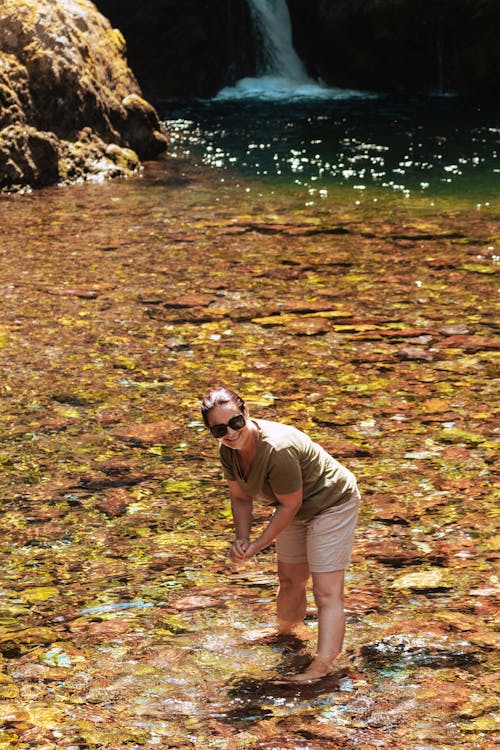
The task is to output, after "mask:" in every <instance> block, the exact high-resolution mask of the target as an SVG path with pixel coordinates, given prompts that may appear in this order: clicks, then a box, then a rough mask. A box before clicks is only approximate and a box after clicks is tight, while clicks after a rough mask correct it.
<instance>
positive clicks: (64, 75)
mask: <svg viewBox="0 0 500 750" xmlns="http://www.w3.org/2000/svg"><path fill="white" fill-rule="evenodd" d="M166 146H167V135H166V132H165V130H164V128H163V126H162V125H161V123H160V121H159V119H158V116H157V114H156V111H155V109H154V108H153V107H152V106H151V105H150V104H148V102H146V101H145V100H144V99H143V98H142V96H141V90H140V88H139V85H138V83H137V81H136V79H135V77H134V75H133V74H132V72H131V71H130V69H129V68H128V65H127V62H126V58H125V41H124V39H123V36H122V35H121V33H120V32H119V31H117V30H116V29H113V28H112V27H111V24H110V23H109V22H108V21H107V20H106V18H104V16H102V15H101V14H100V13H99V11H98V10H97V8H96V7H95V5H94V4H93V3H92V2H90V0H2V3H1V4H0V188H3V189H5V188H7V189H12V188H18V187H22V186H26V185H34V186H40V185H46V184H51V183H56V182H65V181H66V182H71V181H75V180H80V179H85V178H87V177H89V176H95V177H102V176H115V175H127V174H130V173H132V172H133V171H134V170H135V169H137V167H138V165H139V160H140V159H151V158H154V157H156V156H158V155H159V154H160V153H162V152H163V151H165V149H166Z"/></svg>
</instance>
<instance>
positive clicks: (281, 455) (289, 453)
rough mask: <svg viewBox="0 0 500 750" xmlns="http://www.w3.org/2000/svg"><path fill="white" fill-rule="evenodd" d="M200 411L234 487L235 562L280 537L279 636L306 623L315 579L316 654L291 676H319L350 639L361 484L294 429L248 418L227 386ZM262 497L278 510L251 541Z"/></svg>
mask: <svg viewBox="0 0 500 750" xmlns="http://www.w3.org/2000/svg"><path fill="white" fill-rule="evenodd" d="M201 412H202V415H203V420H204V422H205V425H206V426H207V427H208V428H209V430H210V432H211V433H212V435H213V436H214V437H215V438H217V439H218V440H219V443H220V445H219V449H220V460H221V463H222V467H223V471H224V476H225V478H226V480H227V482H228V485H229V495H230V498H231V509H232V513H233V519H234V528H235V533H236V541H235V542H234V543H233V545H232V547H231V549H230V552H229V557H230V558H231V560H233V561H234V562H241V561H245V560H249V559H250V558H251V557H253V556H254V555H256V554H257V553H258V552H260V551H261V550H263V549H265V548H266V547H268V546H269V544H271V542H272V541H273V540H276V547H277V553H278V578H279V589H278V596H277V615H278V629H279V633H281V634H287V633H290V632H291V631H292V629H293V628H294V626H295V625H297V624H298V623H299V622H301V620H303V618H304V615H305V614H306V584H307V581H308V579H309V575H310V574H311V576H312V582H313V593H314V600H315V602H316V606H317V609H318V646H317V654H316V657H315V658H314V660H313V661H312V663H311V664H310V666H309V667H308V669H307V670H306V671H305V672H303V673H302V674H299V675H294V676H293V677H292V678H290V679H292V680H293V681H296V682H313V681H315V680H318V679H321V678H322V677H324V676H325V675H327V674H328V673H329V671H330V668H331V665H332V662H333V660H334V659H335V658H336V657H337V655H338V654H339V653H340V651H341V649H342V643H343V640H344V628H345V615H344V607H343V588H344V570H345V568H346V567H347V566H348V565H349V562H350V557H351V551H352V544H353V538H354V529H355V525H356V518H357V511H358V505H359V499H360V496H359V492H358V489H357V486H356V479H355V477H354V475H353V474H351V472H350V471H348V470H347V469H346V468H345V467H344V466H342V465H341V464H340V463H339V462H338V461H336V460H335V459H334V458H332V457H331V456H330V455H329V454H328V453H327V452H326V451H325V450H323V448H321V447H320V446H319V445H318V444H317V443H314V442H313V441H312V440H311V439H310V438H309V437H308V436H307V435H306V434H304V433H303V432H300V431H299V430H297V429H296V428H295V427H290V426H288V425H284V424H279V423H278V422H270V421H268V420H263V419H250V417H249V411H248V409H247V407H246V406H245V403H244V401H243V399H242V398H241V397H240V396H239V395H238V394H237V393H235V392H234V391H232V390H229V389H228V388H217V389H215V390H213V391H211V392H210V393H209V394H208V395H207V396H206V397H205V398H204V399H203V402H202V404H201ZM256 497H260V498H262V499H263V500H264V502H267V504H270V505H273V506H275V510H274V513H273V515H272V518H271V520H270V521H269V523H268V525H267V526H266V527H265V528H264V530H263V531H262V533H261V534H260V536H258V537H257V538H256V539H253V540H252V541H250V532H251V528H252V504H253V500H254V498H256Z"/></svg>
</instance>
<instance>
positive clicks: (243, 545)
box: [229, 537, 250, 562]
mask: <svg viewBox="0 0 500 750" xmlns="http://www.w3.org/2000/svg"><path fill="white" fill-rule="evenodd" d="M249 546H250V541H249V539H248V537H241V538H239V539H237V540H236V541H235V542H234V544H233V545H232V547H231V549H230V550H229V559H230V560H231V561H232V562H243V561H244V560H246V556H245V553H246V551H247V549H248V547H249Z"/></svg>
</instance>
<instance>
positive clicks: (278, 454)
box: [268, 446, 302, 495]
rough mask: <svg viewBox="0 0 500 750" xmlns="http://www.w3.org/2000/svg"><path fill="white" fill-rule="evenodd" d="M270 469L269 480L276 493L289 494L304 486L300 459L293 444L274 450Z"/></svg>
mask: <svg viewBox="0 0 500 750" xmlns="http://www.w3.org/2000/svg"><path fill="white" fill-rule="evenodd" d="M268 471H269V476H268V482H269V484H270V486H271V489H272V491H273V492H274V494H275V495H288V494H290V493H291V492H296V491H297V490H300V489H301V488H302V472H301V469H300V461H299V458H298V456H297V453H296V451H295V450H294V448H293V446H289V447H286V448H279V449H277V450H274V451H273V452H272V454H271V457H270V461H269V468H268Z"/></svg>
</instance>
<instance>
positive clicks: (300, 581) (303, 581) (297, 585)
mask: <svg viewBox="0 0 500 750" xmlns="http://www.w3.org/2000/svg"><path fill="white" fill-rule="evenodd" d="M278 580H279V584H280V589H281V590H282V591H293V590H296V589H305V588H306V586H307V580H308V577H307V576H302V575H301V576H298V575H294V576H291V575H288V574H286V573H280V574H279V575H278Z"/></svg>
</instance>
